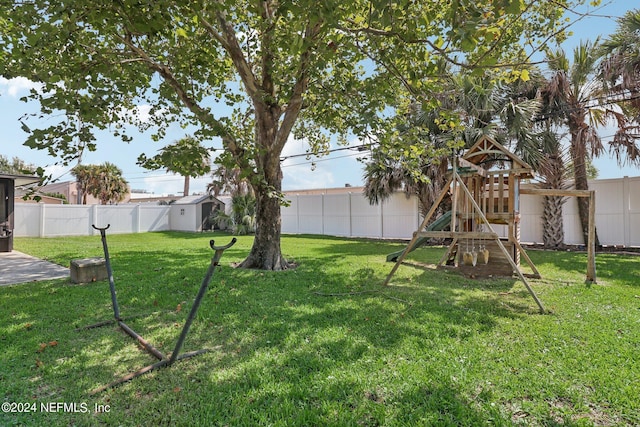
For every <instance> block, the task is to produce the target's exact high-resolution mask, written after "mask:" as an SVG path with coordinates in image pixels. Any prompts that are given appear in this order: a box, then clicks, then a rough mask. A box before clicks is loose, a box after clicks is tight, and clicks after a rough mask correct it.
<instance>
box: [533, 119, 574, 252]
mask: <svg viewBox="0 0 640 427" xmlns="http://www.w3.org/2000/svg"><path fill="white" fill-rule="evenodd" d="M561 140H562V138H561V136H559V135H558V134H557V133H556V132H554V131H553V130H552V129H551V127H550V126H547V128H546V129H545V130H544V131H543V132H541V134H540V141H541V143H542V145H543V147H544V150H543V153H544V154H543V157H542V159H541V160H540V162H539V165H538V168H537V173H538V176H539V177H540V184H539V185H540V188H547V189H561V190H563V189H567V188H568V187H569V186H568V184H567V179H568V175H569V170H568V168H567V164H568V158H567V157H568V155H567V152H566V150H565V149H564V148H563V146H562V141H561ZM565 201H566V198H565V197H561V196H544V197H543V201H542V205H543V206H542V207H543V211H542V240H543V242H544V247H545V248H548V249H562V248H563V247H564V223H563V220H562V207H563V205H564V203H565Z"/></svg>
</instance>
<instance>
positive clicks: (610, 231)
mask: <svg viewBox="0 0 640 427" xmlns="http://www.w3.org/2000/svg"><path fill="white" fill-rule="evenodd" d="M589 188H590V189H592V190H595V191H596V228H597V231H598V237H599V239H600V243H602V244H603V245H623V246H626V247H632V246H640V177H635V178H628V177H625V178H619V179H606V180H594V181H591V182H590V183H589ZM287 198H288V199H289V200H290V201H291V205H290V206H289V207H285V208H282V232H283V233H308V234H327V235H334V236H347V237H372V238H388V239H398V238H399V239H409V238H411V236H412V234H413V232H414V231H415V230H416V228H417V227H418V226H419V225H420V221H421V218H420V214H419V210H418V202H417V199H416V198H415V197H411V198H409V199H407V198H406V197H405V196H404V194H400V193H398V194H394V195H393V196H392V197H391V198H390V199H389V200H387V201H385V202H384V203H381V204H380V205H374V206H371V205H369V202H368V201H367V199H366V198H365V197H364V196H363V195H362V194H361V193H359V192H358V193H346V194H320V195H291V194H290V195H288V196H287ZM542 208H543V207H542V197H541V196H532V195H522V196H520V214H521V240H522V242H526V243H542ZM563 220H564V228H565V231H564V232H565V243H566V244H570V245H582V244H584V242H583V239H582V233H581V231H580V220H579V217H578V202H577V198H575V197H568V198H567V199H566V202H565V204H564V207H563ZM494 229H495V231H496V232H497V233H499V234H501V235H503V236H506V227H505V226H494Z"/></svg>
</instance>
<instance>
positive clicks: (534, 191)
mask: <svg viewBox="0 0 640 427" xmlns="http://www.w3.org/2000/svg"><path fill="white" fill-rule="evenodd" d="M520 194H528V195H531V196H559V197H591V190H555V189H551V188H549V189H547V188H522V187H521V188H520Z"/></svg>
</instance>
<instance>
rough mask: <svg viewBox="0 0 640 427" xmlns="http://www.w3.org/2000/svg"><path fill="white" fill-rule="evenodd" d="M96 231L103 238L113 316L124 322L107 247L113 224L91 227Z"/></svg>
mask: <svg viewBox="0 0 640 427" xmlns="http://www.w3.org/2000/svg"><path fill="white" fill-rule="evenodd" d="M91 226H92V227H93V228H95V229H96V230H98V231H100V236H101V237H102V250H103V251H104V260H105V264H106V266H107V274H108V275H109V290H110V291H111V304H112V305H113V316H114V317H115V318H116V320H117V321H120V320H122V319H121V317H120V308H119V307H118V299H117V298H116V284H115V282H114V280H113V270H112V269H111V259H110V258H109V248H108V247H107V234H106V233H105V230H107V229H108V228H109V227H111V224H107V226H106V227H102V228H100V227H96V226H95V225H93V224H92V225H91Z"/></svg>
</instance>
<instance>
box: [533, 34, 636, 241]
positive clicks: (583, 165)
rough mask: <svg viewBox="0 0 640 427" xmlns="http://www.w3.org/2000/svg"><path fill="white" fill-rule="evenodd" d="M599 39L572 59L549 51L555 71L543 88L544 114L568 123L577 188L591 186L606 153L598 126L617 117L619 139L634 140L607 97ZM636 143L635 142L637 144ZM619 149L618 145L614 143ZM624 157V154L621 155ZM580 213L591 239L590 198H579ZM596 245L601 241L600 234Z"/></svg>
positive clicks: (581, 46) (584, 45)
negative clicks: (592, 166)
mask: <svg viewBox="0 0 640 427" xmlns="http://www.w3.org/2000/svg"><path fill="white" fill-rule="evenodd" d="M599 59H600V50H599V41H598V40H596V41H595V42H593V43H591V42H588V41H587V42H582V43H580V44H579V45H578V46H577V47H576V48H575V49H574V51H573V62H572V63H570V61H569V59H568V58H567V56H566V54H565V53H564V51H562V50H557V51H555V52H551V53H549V54H548V57H547V62H548V66H549V69H550V70H551V71H552V73H553V75H552V76H551V78H550V79H549V81H548V84H547V85H546V87H545V88H544V89H543V90H542V95H543V103H544V107H545V109H544V113H543V117H545V118H548V119H550V120H552V121H554V122H556V123H559V124H562V125H564V126H566V127H567V128H568V130H569V135H570V145H569V154H570V157H571V162H572V164H573V177H574V181H575V188H576V189H577V190H588V189H589V185H588V181H587V179H588V165H589V162H590V160H591V159H592V158H594V157H598V156H600V155H602V154H603V153H604V151H605V147H604V145H603V143H602V140H601V138H600V136H599V135H598V128H599V127H604V126H606V125H607V124H608V123H609V121H610V119H613V120H615V122H616V124H617V126H618V131H617V137H616V139H618V140H624V141H630V140H631V139H632V136H631V135H630V134H629V131H630V129H631V128H630V127H629V126H628V120H627V119H626V116H625V115H624V114H623V113H622V112H621V110H620V109H619V108H617V105H616V104H614V103H611V102H610V100H609V99H608V98H607V92H606V89H605V85H604V84H603V82H602V79H599V78H598V75H597V72H598V67H599ZM634 146H635V145H634ZM611 147H612V148H614V149H615V145H612V146H611ZM619 160H621V158H619ZM628 160H630V161H640V156H639V157H629V158H628ZM578 213H579V216H580V222H581V226H582V232H583V238H584V241H585V242H587V240H588V232H589V231H588V230H589V200H588V199H587V198H578ZM596 245H599V241H598V236H597V234H596Z"/></svg>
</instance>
